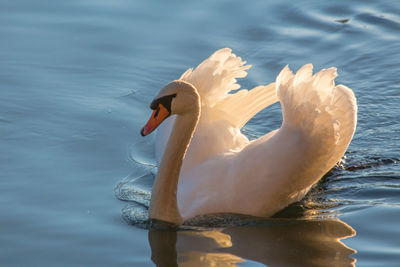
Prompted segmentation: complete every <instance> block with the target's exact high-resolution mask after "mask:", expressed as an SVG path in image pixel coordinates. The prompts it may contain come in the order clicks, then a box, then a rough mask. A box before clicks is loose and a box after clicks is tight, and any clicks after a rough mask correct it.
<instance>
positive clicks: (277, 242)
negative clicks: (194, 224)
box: [149, 219, 356, 266]
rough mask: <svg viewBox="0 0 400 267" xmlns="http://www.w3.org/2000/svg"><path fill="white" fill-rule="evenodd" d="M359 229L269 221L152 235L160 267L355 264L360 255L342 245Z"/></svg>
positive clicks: (325, 222) (334, 223)
mask: <svg viewBox="0 0 400 267" xmlns="http://www.w3.org/2000/svg"><path fill="white" fill-rule="evenodd" d="M355 234H356V232H355V230H354V229H353V228H352V227H351V226H349V225H347V224H346V223H344V222H343V221H341V220H338V219H331V220H320V221H318V220H312V221H309V220H290V219H289V220H282V219H277V220H274V219H273V220H270V221H268V222H267V223H265V224H264V225H253V226H251V225H249V226H240V227H237V226H233V227H227V228H219V229H218V228H217V229H206V230H199V229H194V230H186V231H177V232H176V231H173V230H170V231H159V230H150V231H149V243H150V246H151V251H152V256H151V259H152V261H153V262H154V263H155V264H156V265H157V266H177V265H178V264H179V266H236V265H237V264H238V263H241V262H245V261H249V260H250V261H254V262H258V263H262V264H264V265H268V266H292V265H300V266H327V265H330V266H331V265H333V266H354V263H355V259H354V258H352V256H351V255H352V254H354V253H355V252H356V251H355V250H354V249H351V248H349V247H348V246H346V245H345V244H343V243H342V242H341V240H342V239H344V238H348V237H352V236H354V235H355Z"/></svg>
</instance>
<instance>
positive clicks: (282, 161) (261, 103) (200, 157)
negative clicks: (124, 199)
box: [141, 48, 357, 225]
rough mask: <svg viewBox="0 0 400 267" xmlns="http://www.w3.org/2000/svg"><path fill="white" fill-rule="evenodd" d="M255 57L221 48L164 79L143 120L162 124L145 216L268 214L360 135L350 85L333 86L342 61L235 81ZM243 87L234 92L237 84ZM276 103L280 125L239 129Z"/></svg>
mask: <svg viewBox="0 0 400 267" xmlns="http://www.w3.org/2000/svg"><path fill="white" fill-rule="evenodd" d="M250 67H251V65H246V62H245V61H243V60H242V59H241V58H240V57H238V56H236V55H235V54H233V53H232V51H231V49H229V48H224V49H220V50H218V51H216V52H215V53H214V54H212V55H211V56H210V57H209V58H208V59H206V60H205V61H203V62H202V63H201V64H200V65H199V66H198V67H197V68H195V69H189V70H187V71H186V72H185V73H184V74H183V75H182V76H181V77H180V79H178V80H175V81H172V82H170V83H168V84H167V85H166V86H165V87H163V88H162V89H161V90H160V92H159V93H158V95H157V96H156V97H155V98H154V100H153V101H152V102H151V105H150V108H151V109H152V110H153V113H152V115H151V117H150V119H149V121H148V122H147V123H146V124H145V126H144V127H143V128H142V129H141V135H142V136H146V135H148V134H150V133H151V132H152V131H153V130H155V129H156V128H157V127H158V126H160V127H158V133H157V136H156V144H155V145H156V158H157V162H158V166H159V168H158V173H157V176H156V179H155V182H154V185H153V189H152V195H151V201H150V207H149V218H150V219H151V220H152V221H155V222H156V221H157V222H165V223H168V224H171V225H181V224H183V222H184V221H185V220H187V219H189V218H192V217H195V216H197V215H205V214H212V213H236V214H246V215H252V216H259V217H269V216H272V215H273V214H274V213H276V212H278V211H279V210H281V209H283V208H285V207H286V206H288V205H289V204H291V203H293V202H296V201H299V200H300V199H301V198H303V197H304V196H305V194H306V193H307V192H308V190H309V189H310V187H311V186H312V185H313V184H315V183H316V182H317V181H318V180H319V179H320V178H321V177H322V176H323V175H324V174H326V173H327V172H328V171H329V170H330V169H331V168H332V167H333V166H334V165H335V164H336V163H337V162H338V161H339V160H340V159H341V157H342V156H343V155H344V153H345V151H346V149H347V147H348V145H349V144H350V141H351V139H352V137H353V135H354V132H355V128H356V123H357V104H356V98H355V96H354V93H353V91H352V90H351V89H349V88H348V87H346V86H344V85H335V82H334V80H335V78H336V77H337V71H336V68H328V69H323V70H321V71H319V72H318V73H316V74H314V75H313V73H312V71H313V66H312V64H307V65H304V66H303V67H301V68H300V69H299V70H298V71H297V72H296V74H294V73H293V72H292V71H291V70H290V68H289V66H286V67H284V68H283V70H282V71H281V72H280V73H279V75H278V76H277V78H276V81H275V83H271V84H269V85H267V86H257V87H255V88H253V89H251V90H245V89H242V90H238V89H239V88H240V86H239V85H238V84H237V82H236V79H237V78H243V77H245V76H246V75H247V70H248V69H249V68H250ZM234 90H238V91H234ZM278 101H279V102H280V104H281V107H282V115H283V121H282V124H281V127H280V128H279V129H277V130H274V131H271V132H270V133H267V134H266V135H264V136H261V137H260V138H258V139H256V140H252V141H249V140H248V139H247V137H246V136H245V135H243V134H242V133H241V131H240V129H241V128H242V127H243V126H244V125H245V124H246V123H247V121H248V120H250V119H251V118H252V117H253V116H254V115H255V114H256V113H257V112H259V111H260V110H262V109H264V108H266V107H268V106H269V105H271V104H273V103H275V102H278Z"/></svg>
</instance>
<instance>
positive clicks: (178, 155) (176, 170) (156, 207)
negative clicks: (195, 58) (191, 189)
mask: <svg viewBox="0 0 400 267" xmlns="http://www.w3.org/2000/svg"><path fill="white" fill-rule="evenodd" d="M187 86H190V87H191V88H190V89H191V90H194V97H196V98H197V105H194V106H193V109H192V110H191V111H190V112H185V113H184V114H178V115H177V118H176V120H175V125H174V127H173V129H172V132H171V135H170V137H169V140H168V144H167V147H166V149H165V151H164V155H163V157H162V160H161V165H160V166H159V169H158V173H157V177H156V180H155V182H154V186H153V190H152V193H151V201H150V209H149V218H150V219H157V220H161V221H165V222H170V223H173V224H175V225H181V224H182V223H183V219H182V217H181V215H180V213H179V209H178V202H177V191H178V180H179V174H180V171H181V167H182V163H183V160H184V158H185V154H186V151H187V149H188V147H189V144H190V140H191V139H192V136H193V133H194V131H195V129H196V125H197V123H198V121H199V117H200V98H199V95H198V94H197V90H196V89H195V88H194V87H193V86H192V85H190V84H187Z"/></svg>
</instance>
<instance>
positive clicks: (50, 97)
mask: <svg viewBox="0 0 400 267" xmlns="http://www.w3.org/2000/svg"><path fill="white" fill-rule="evenodd" d="M0 7H1V8H0V36H1V42H0V151H1V153H0V170H1V171H0V247H1V250H0V264H1V265H3V266H71V265H73V266H125V265H127V266H153V265H154V263H158V262H160V261H161V262H167V263H176V262H178V263H180V264H181V265H188V266H196V265H201V264H203V265H204V264H211V263H215V264H219V265H238V266H263V265H268V266H282V265H286V266H287V265H293V264H303V265H309V266H310V265H313V266H326V265H327V264H337V265H340V266H346V265H352V264H355V265H357V266H396V264H398V262H400V230H399V227H398V222H399V221H400V215H399V214H400V165H399V163H398V162H399V158H400V155H399V143H400V125H399V123H398V118H399V117H400V109H399V104H400V98H399V96H400V76H399V62H400V45H399V43H400V16H399V14H400V4H399V3H398V2H396V1H368V2H365V1H335V2H328V1H323V2H321V1H297V2H293V1H252V2H239V1H233V2H232V1H201V2H200V1H196V2H191V3H182V2H178V1H168V2H163V3H159V2H152V1H124V0H118V1H92V0H86V1H76V0H72V1H65V2H59V1H50V0H40V1H27V0H19V1H0ZM222 47H231V48H232V49H233V51H234V52H235V53H236V54H237V55H239V56H241V57H243V58H244V59H245V60H247V62H248V63H249V64H252V65H253V67H252V69H250V70H249V75H248V77H247V78H246V79H244V80H241V81H240V83H241V84H242V86H243V87H244V88H251V87H253V86H255V85H258V84H267V83H270V82H273V81H274V80H275V77H276V75H277V74H278V73H279V71H280V70H281V69H282V68H283V67H284V66H285V65H286V64H290V66H291V68H292V69H294V70H296V69H298V68H299V67H300V66H302V65H304V64H306V63H309V62H311V63H313V64H314V67H315V69H316V70H318V69H321V68H326V67H330V66H336V67H338V73H339V77H338V78H337V81H338V82H340V83H343V84H346V85H347V86H349V87H351V88H353V90H354V92H355V94H356V96H357V99H358V105H359V113H358V117H359V120H358V126H357V132H356V134H355V136H354V139H353V142H352V143H351V145H350V147H349V150H348V153H347V154H346V160H345V162H344V163H343V164H342V166H341V167H337V168H335V169H334V170H333V171H332V172H331V173H329V174H328V175H327V176H325V177H324V178H323V179H322V181H321V182H320V183H319V184H318V185H316V186H315V187H314V188H313V189H312V191H311V192H310V194H308V195H307V197H306V198H305V199H304V200H303V201H301V202H300V203H297V204H295V205H292V206H290V207H289V208H288V209H286V210H284V211H282V212H281V213H279V214H277V215H276V216H275V217H274V218H272V219H269V220H265V221H261V222H258V221H252V222H250V223H246V224H242V225H237V224H236V222H235V223H232V224H225V225H224V224H222V225H221V224H220V225H209V226H207V225H202V226H201V227H192V228H188V229H184V230H181V231H178V232H176V231H166V232H162V231H149V230H147V229H143V228H141V227H138V226H133V225H131V224H130V222H131V221H129V218H130V217H129V216H127V215H129V214H131V215H132V211H135V209H134V208H130V207H131V205H133V201H132V199H131V198H132V191H129V190H127V189H129V188H130V189H132V188H138V187H139V188H142V189H143V190H144V193H143V196H144V199H143V198H139V199H136V200H138V201H139V202H140V201H143V200H145V198H146V192H148V188H149V184H150V185H151V173H154V172H155V171H156V170H155V169H154V162H155V159H154V152H153V137H149V138H146V139H143V138H141V137H140V135H139V130H140V128H141V127H142V125H143V123H145V121H146V119H147V118H148V116H149V114H150V110H149V108H148V105H149V103H150V101H151V99H152V97H153V96H154V95H155V94H156V93H157V92H158V90H159V89H160V88H161V87H162V86H163V85H164V84H166V83H167V82H169V81H171V80H173V79H176V78H178V77H179V76H180V75H181V73H183V72H184V71H185V70H186V69H187V68H189V67H192V66H195V65H197V64H198V63H200V62H201V61H202V60H203V59H205V58H206V57H208V56H209V55H210V54H211V53H212V52H213V51H215V50H217V49H219V48H222ZM280 122H281V111H280V107H279V105H278V104H275V105H273V106H272V107H270V108H269V109H267V110H264V111H262V112H261V113H259V114H258V115H257V116H256V117H255V118H253V119H252V120H251V121H250V122H249V123H248V124H247V125H246V126H245V128H244V132H245V133H246V134H247V135H248V136H249V137H250V138H256V137H259V136H261V135H263V134H265V133H266V132H268V131H270V130H272V129H275V128H278V127H279V126H280ZM142 176H143V177H145V178H143V179H141V180H140V183H138V184H135V182H134V179H136V178H138V177H142ZM146 177H147V178H146ZM124 178H125V180H123V179H124ZM122 180H123V181H125V185H126V187H124V188H123V189H126V190H125V195H124V196H126V197H127V199H130V200H131V201H129V202H123V201H121V200H119V199H118V198H117V197H116V196H115V193H116V192H117V196H118V197H121V195H120V194H119V192H120V191H118V190H116V191H114V188H115V187H116V186H117V187H118V185H120V182H121V181H122ZM146 190H147V191H146ZM121 198H122V197H121ZM127 205H128V206H127ZM136 215H137V213H136ZM124 218H125V219H124ZM239 221H240V220H239ZM163 251H164V252H165V253H163ZM160 252H162V253H160Z"/></svg>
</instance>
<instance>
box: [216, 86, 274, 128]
mask: <svg viewBox="0 0 400 267" xmlns="http://www.w3.org/2000/svg"><path fill="white" fill-rule="evenodd" d="M278 101H279V100H278V97H277V95H276V90H275V83H271V84H269V85H267V86H257V87H255V88H253V89H251V90H245V89H243V90H240V91H239V92H237V93H235V94H229V95H227V96H226V97H225V98H224V99H223V100H221V101H220V102H218V103H217V104H216V105H215V106H214V108H213V109H212V113H211V114H210V117H211V120H227V121H228V122H229V123H230V124H231V125H233V126H234V127H237V128H239V129H240V128H242V127H243V126H244V125H245V124H246V123H247V122H248V121H249V120H250V119H251V118H252V117H253V116H254V115H256V114H257V113H258V112H260V111H261V110H263V109H264V108H266V107H268V106H270V105H272V104H274V103H276V102H278Z"/></svg>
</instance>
